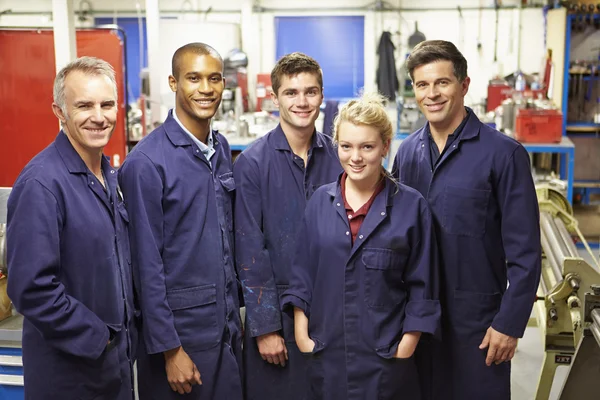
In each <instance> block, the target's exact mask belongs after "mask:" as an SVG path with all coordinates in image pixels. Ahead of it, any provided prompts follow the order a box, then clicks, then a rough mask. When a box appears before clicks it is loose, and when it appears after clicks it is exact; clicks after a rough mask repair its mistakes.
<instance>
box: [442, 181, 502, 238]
mask: <svg viewBox="0 0 600 400" xmlns="http://www.w3.org/2000/svg"><path fill="white" fill-rule="evenodd" d="M490 193H491V191H490V190H482V189H471V188H462V187H457V186H450V185H447V186H446V187H445V189H444V206H443V207H444V211H443V217H442V226H443V227H444V230H445V231H446V232H448V233H449V234H451V235H462V236H471V237H481V236H483V234H484V233H485V222H486V218H487V212H488V203H489V198H490Z"/></svg>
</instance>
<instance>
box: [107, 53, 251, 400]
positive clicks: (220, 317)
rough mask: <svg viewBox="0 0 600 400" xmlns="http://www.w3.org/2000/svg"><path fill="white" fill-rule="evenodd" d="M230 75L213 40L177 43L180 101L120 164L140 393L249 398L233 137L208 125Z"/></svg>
mask: <svg viewBox="0 0 600 400" xmlns="http://www.w3.org/2000/svg"><path fill="white" fill-rule="evenodd" d="M224 84H225V81H224V79H223V60H222V59H221V56H220V55H219V54H218V53H217V52H216V51H215V50H214V49H213V48H212V47H210V46H208V45H206V44H204V43H190V44H187V45H185V46H183V47H181V48H180V49H178V50H177V51H176V52H175V54H174V55H173V60H172V75H171V76H170V77H169V85H170V87H171V90H172V91H173V92H175V101H176V102H175V104H176V106H175V109H174V110H171V111H169V115H168V117H167V119H166V120H165V122H164V124H163V125H162V126H160V127H158V128H157V129H155V130H154V131H153V132H152V133H150V134H149V135H148V136H147V137H145V138H144V139H143V140H142V141H140V143H138V145H137V146H136V147H135V148H134V149H133V151H132V152H131V153H130V154H129V155H128V156H127V159H126V160H125V163H124V164H123V166H122V167H121V170H120V171H119V181H120V182H121V185H122V188H123V192H124V194H125V201H126V204H127V208H128V211H129V212H130V219H131V223H132V224H131V231H130V232H131V235H130V236H131V245H132V250H133V251H132V254H133V255H134V257H133V270H134V278H135V282H136V288H137V290H138V291H139V297H140V306H141V309H142V333H143V335H142V338H143V340H141V341H140V347H141V348H142V351H140V354H139V359H138V372H139V388H140V399H141V400H148V399H157V400H166V399H179V398H182V396H181V395H183V394H187V395H186V397H185V398H188V399H202V400H221V399H228V400H229V399H231V400H238V399H240V400H241V399H242V375H241V369H240V367H241V344H242V336H241V334H242V328H241V320H240V314H239V311H240V309H239V308H240V304H239V291H238V284H237V279H236V276H235V270H234V266H233V262H234V259H233V212H232V201H233V191H234V189H235V184H234V181H233V172H232V162H231V151H230V149H229V144H228V143H227V140H226V139H225V137H224V136H222V135H221V134H219V133H218V132H216V131H213V130H211V126H210V121H211V118H212V117H213V116H214V115H215V112H216V111H217V109H218V107H219V104H220V102H221V95H222V93H223V89H224ZM142 344H143V346H142Z"/></svg>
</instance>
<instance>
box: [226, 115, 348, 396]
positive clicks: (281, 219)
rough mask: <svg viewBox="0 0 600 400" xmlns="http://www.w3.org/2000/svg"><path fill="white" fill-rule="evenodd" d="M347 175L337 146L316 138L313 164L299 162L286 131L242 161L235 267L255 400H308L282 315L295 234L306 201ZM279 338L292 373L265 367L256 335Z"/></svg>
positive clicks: (289, 326) (300, 362)
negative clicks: (276, 334) (277, 335)
mask: <svg viewBox="0 0 600 400" xmlns="http://www.w3.org/2000/svg"><path fill="white" fill-rule="evenodd" d="M341 171H342V168H341V166H340V163H339V161H338V158H337V150H336V149H335V148H334V147H333V145H332V143H331V140H330V139H329V138H327V137H325V136H324V135H322V134H320V133H318V132H316V131H315V133H314V134H313V137H312V143H311V146H310V149H309V152H308V163H307V165H304V161H303V160H302V158H300V157H298V156H297V155H295V154H294V153H293V152H292V150H291V148H290V145H289V143H288V141H287V139H286V137H285V134H284V133H283V130H282V128H281V126H277V128H276V129H274V130H273V131H271V132H269V133H267V134H266V135H265V136H263V137H262V138H260V139H258V140H256V141H255V142H254V143H252V144H251V145H250V146H249V147H248V148H247V149H246V150H245V151H244V152H243V153H242V154H241V155H240V156H239V157H238V158H237V160H236V162H235V165H234V167H233V173H234V177H235V181H236V185H237V189H236V204H235V225H236V232H235V238H236V267H237V270H238V274H239V277H240V280H241V281H242V286H243V289H244V300H245V304H246V335H245V337H244V343H245V346H244V360H245V371H246V392H247V393H246V395H247V399H248V400H271V399H273V400H279V399H286V400H295V399H297V400H302V399H305V394H304V393H305V388H306V377H305V372H304V371H305V363H304V359H303V358H302V356H301V354H300V353H299V352H298V349H297V348H296V344H295V340H294V328H293V321H292V319H291V318H290V317H289V316H287V315H281V312H280V309H281V307H280V304H279V296H280V295H281V294H282V293H283V291H284V290H285V289H286V288H287V285H288V279H289V269H290V264H291V259H292V255H293V252H294V246H295V244H296V242H295V237H296V231H297V230H298V226H299V224H300V220H301V219H302V215H303V214H304V208H305V206H306V202H307V200H308V199H309V198H310V197H311V196H312V194H313V193H314V191H315V190H316V189H317V188H318V187H319V186H321V185H323V184H326V183H330V182H333V181H335V179H336V178H337V176H338V175H339V174H340V172H341ZM270 332H280V333H281V334H282V336H283V337H284V339H285V341H286V347H287V349H288V357H289V360H288V362H287V365H286V367H284V368H282V367H280V366H274V365H271V364H269V363H267V362H266V361H264V360H263V359H262V358H261V356H260V353H259V352H258V347H257V344H256V336H259V335H263V334H266V333H270Z"/></svg>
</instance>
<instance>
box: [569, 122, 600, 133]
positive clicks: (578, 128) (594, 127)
mask: <svg viewBox="0 0 600 400" xmlns="http://www.w3.org/2000/svg"><path fill="white" fill-rule="evenodd" d="M567 131H568V132H581V133H595V132H600V124H593V123H567Z"/></svg>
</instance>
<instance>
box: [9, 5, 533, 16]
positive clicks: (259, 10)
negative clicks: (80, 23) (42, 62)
mask: <svg viewBox="0 0 600 400" xmlns="http://www.w3.org/2000/svg"><path fill="white" fill-rule="evenodd" d="M518 8H520V7H519V6H516V5H515V6H511V5H508V6H498V7H497V9H498V10H516V9H518ZM522 8H523V9H528V8H534V9H535V8H543V6H541V5H537V4H530V5H526V6H524V7H522ZM460 9H461V11H486V10H488V11H494V10H496V7H494V6H491V7H461V8H460ZM114 11H115V10H84V11H77V10H76V11H75V14H76V15H79V14H82V15H84V16H85V15H113V14H114ZM365 11H375V12H378V11H379V12H421V13H422V12H430V11H440V12H448V11H456V7H440V8H430V7H429V8H425V7H389V8H388V7H385V6H383V7H374V6H368V5H365V6H360V7H356V6H355V7H312V8H309V7H305V8H283V7H261V6H254V8H253V12H255V13H305V12H365ZM117 12H118V14H119V15H123V14H133V15H136V14H137V10H117ZM207 12H208V13H209V14H217V13H218V14H240V13H241V10H239V9H238V10H235V9H232V10H228V9H221V10H219V9H214V8H213V9H211V10H210V11H209V10H160V14H206V13H207ZM40 14H48V15H52V11H51V10H50V11H48V10H40V11H13V10H10V9H9V10H3V11H2V15H4V16H8V15H20V16H23V15H40Z"/></svg>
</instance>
